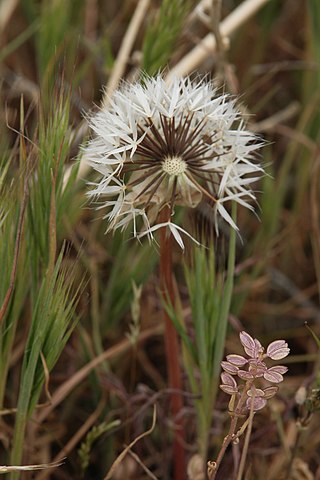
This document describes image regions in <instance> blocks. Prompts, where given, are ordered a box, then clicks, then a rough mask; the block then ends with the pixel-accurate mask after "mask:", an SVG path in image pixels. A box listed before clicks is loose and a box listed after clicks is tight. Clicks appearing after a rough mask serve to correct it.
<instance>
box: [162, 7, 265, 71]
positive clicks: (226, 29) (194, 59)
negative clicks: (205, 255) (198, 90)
mask: <svg viewBox="0 0 320 480" xmlns="http://www.w3.org/2000/svg"><path fill="white" fill-rule="evenodd" d="M268 1H269V0H246V1H244V2H243V3H241V4H240V5H239V7H238V8H236V9H235V10H234V11H233V12H232V13H230V15H229V16H228V17H227V18H226V19H225V20H223V22H221V24H220V29H219V31H220V35H221V37H222V38H224V37H229V35H231V34H232V33H233V32H235V31H236V30H237V29H238V28H239V27H240V26H241V25H242V24H243V23H245V22H246V21H247V20H249V18H251V17H252V16H253V15H254V14H255V13H256V12H257V11H258V10H259V9H260V8H261V7H263V5H265V4H266V3H267V2H268ZM215 49H216V40H215V36H214V35H213V34H212V33H209V34H208V35H207V36H206V37H205V38H204V39H203V40H201V42H200V43H199V44H198V45H197V46H196V47H194V49H193V50H191V52H190V53H188V54H187V55H185V57H183V58H182V59H181V60H180V61H179V62H178V63H177V65H175V67H173V68H172V70H171V71H170V73H169V75H168V77H167V78H168V80H170V79H172V78H174V77H179V76H184V75H188V74H189V73H191V72H193V71H194V70H196V69H197V68H198V67H199V66H200V65H201V63H202V62H203V61H204V60H205V59H206V58H207V57H209V56H210V55H211V54H212V52H214V51H215Z"/></svg>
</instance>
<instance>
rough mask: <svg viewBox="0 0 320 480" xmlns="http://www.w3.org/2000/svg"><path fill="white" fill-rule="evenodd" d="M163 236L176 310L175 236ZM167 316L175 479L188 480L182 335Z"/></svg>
mask: <svg viewBox="0 0 320 480" xmlns="http://www.w3.org/2000/svg"><path fill="white" fill-rule="evenodd" d="M170 214H171V212H170V209H169V207H164V208H163V209H162V211H161V213H160V222H161V223H162V222H167V221H168V220H169V219H170ZM160 235H161V236H160V288H161V293H162V295H163V297H164V299H165V301H166V300H168V301H169V302H170V303H171V304H172V305H173V306H174V304H175V301H174V300H175V299H174V289H173V279H172V234H171V232H170V231H168V229H165V228H163V229H161V232H160ZM163 316H164V324H165V351H166V361H167V369H168V379H169V387H170V388H172V389H174V390H176V392H174V393H173V394H172V397H171V410H172V414H173V417H174V418H176V417H177V420H176V429H175V430H174V439H173V457H174V458H173V462H174V479H175V480H185V478H186V475H185V452H184V447H183V442H184V439H185V431H184V425H183V421H182V418H181V411H182V408H183V401H182V396H181V394H180V393H179V392H178V391H179V390H182V380H181V370H180V363H179V342H178V334H177V331H176V329H175V327H174V325H173V323H172V321H171V319H170V317H169V315H168V314H167V313H166V311H164V312H163ZM179 415H180V416H179Z"/></svg>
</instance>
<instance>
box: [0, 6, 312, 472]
mask: <svg viewBox="0 0 320 480" xmlns="http://www.w3.org/2000/svg"><path fill="white" fill-rule="evenodd" d="M211 3H213V4H217V3H218V2H201V5H200V4H199V3H198V2H196V1H195V0H187V1H186V0H163V1H160V0H159V1H158V0H153V1H151V0H150V1H147V0H140V2H139V1H137V0H117V1H116V0H108V1H107V2H103V1H99V0H41V1H35V0H20V1H19V0H2V3H1V4H0V41H1V51H0V87H1V89H0V96H1V102H0V116H1V122H0V129H1V131H0V145H1V150H0V271H1V273H0V322H1V323H0V329H1V332H0V402H1V416H0V421H1V434H0V443H1V448H0V464H1V465H8V464H12V465H19V464H22V463H24V464H32V463H33V464H35V463H49V462H51V461H53V460H57V459H61V458H63V457H67V460H66V462H65V464H64V465H63V466H62V467H59V468H57V469H52V470H45V471H42V472H40V473H37V474H35V473H23V474H21V473H20V474H16V473H12V474H11V477H10V478H11V479H15V478H23V479H24V478H25V479H27V478H36V479H37V480H40V479H45V478H56V479H71V478H73V479H75V478H79V479H81V478H84V479H103V478H104V477H105V475H106V473H107V472H108V470H109V469H110V467H111V465H112V463H113V462H114V460H115V459H116V458H117V456H118V455H119V453H120V452H121V451H122V450H123V448H124V445H128V444H129V443H130V442H131V441H132V440H133V439H134V438H136V437H137V436H138V435H139V434H141V433H142V432H144V431H146V430H147V429H148V428H149V427H150V425H151V421H152V405H153V404H154V403H156V405H157V423H156V427H155V429H154V431H153V433H152V434H151V435H149V436H146V437H145V438H144V439H142V440H141V441H140V442H138V443H137V445H136V446H135V447H134V452H135V453H134V454H129V455H127V456H126V457H125V458H124V460H123V462H122V463H121V465H120V466H119V467H118V470H116V471H115V473H114V477H113V478H118V479H130V478H132V479H144V478H159V479H160V478H161V479H170V478H172V477H171V473H170V471H171V463H172V461H171V460H172V459H171V440H170V439H171V437H170V433H168V431H170V428H171V426H172V425H171V423H170V421H171V420H170V419H168V415H167V412H168V404H169V394H168V391H167V380H166V371H165V368H164V346H163V339H162V335H161V333H162V326H161V301H160V299H159V295H158V290H157V288H158V287H157V278H158V270H157V268H158V267H157V262H158V251H157V246H156V245H149V244H148V243H147V242H144V243H142V244H140V243H139V242H137V241H135V240H134V239H132V238H131V232H130V231H129V230H128V231H127V232H125V233H124V234H122V233H116V234H115V235H114V236H112V235H105V230H106V228H107V226H106V224H105V222H104V221H103V219H102V217H103V209H102V210H95V209H94V206H93V205H91V204H88V202H87V199H86V192H87V189H88V186H87V185H86V183H87V182H88V181H90V180H93V179H94V174H93V173H92V172H91V171H88V170H87V169H86V168H85V166H83V165H82V164H81V163H80V158H81V152H80V145H81V144H82V143H84V142H85V140H86V138H87V135H88V131H87V126H86V122H85V120H84V114H85V113H87V112H89V111H91V110H94V109H95V108H96V106H95V105H99V104H100V102H101V101H102V98H103V86H105V85H108V84H109V86H110V84H111V81H113V82H114V81H116V82H117V76H116V75H115V74H117V72H118V71H119V70H118V69H119V61H121V59H123V57H121V55H123V48H124V43H125V42H126V41H127V42H128V39H130V28H132V21H133V19H134V18H136V17H135V15H137V10H138V9H139V8H140V9H141V10H142V11H143V15H142V18H141V21H140V24H139V28H138V29H137V31H136V32H135V34H134V35H133V37H132V38H131V40H132V42H131V45H130V48H129V50H128V51H127V54H125V56H124V61H123V63H122V67H123V68H122V70H121V69H120V75H119V76H118V77H120V76H121V77H124V78H126V79H128V80H129V81H132V80H135V79H137V78H138V76H139V71H140V70H141V69H143V71H145V72H147V73H148V74H150V75H153V74H155V73H157V72H158V71H162V70H164V71H165V72H168V71H170V70H171V69H173V68H174V67H175V66H176V65H178V64H179V62H180V60H181V59H182V58H183V57H184V56H185V55H186V54H187V53H188V52H189V51H191V50H192V49H193V48H194V46H196V45H198V44H199V42H200V40H201V39H202V38H203V37H204V36H205V35H207V34H208V33H210V32H211V31H212V28H214V27H213V24H214V19H213V18H212V15H211V14H210V6H211ZM241 3H244V2H242V1H240V0H223V1H222V8H221V12H220V13H221V18H222V19H224V18H226V17H227V16H228V15H229V14H230V13H231V12H234V11H235V9H236V8H237V7H238V6H239V5H240V4H241ZM251 3H254V1H253V2H251ZM257 3H259V2H257ZM203 5H204V7H203ZM206 5H207V7H209V8H206ZM214 13H215V15H218V14H219V11H218V10H217V9H216V10H215V12H214ZM319 32H320V4H319V1H318V0H309V1H302V0H270V1H268V2H266V4H265V5H264V6H262V7H261V8H260V9H258V11H257V12H256V13H255V15H253V16H252V17H251V18H249V19H248V20H247V21H246V22H244V23H243V24H242V25H240V26H239V28H238V29H237V30H236V31H234V32H233V34H232V35H231V36H230V39H229V42H228V43H229V46H228V48H227V49H226V50H225V51H221V50H220V51H219V49H218V52H217V51H216V52H213V51H211V50H208V51H207V53H206V55H205V58H204V60H202V61H201V62H200V64H199V65H198V66H197V68H196V69H192V71H191V72H189V73H190V74H191V75H198V74H200V75H207V74H209V75H210V76H212V77H215V76H216V75H218V77H217V78H218V80H217V81H218V82H219V83H220V84H223V85H224V89H225V90H227V91H229V92H230V93H232V94H237V95H238V94H239V95H240V101H241V103H242V104H243V109H244V110H245V111H246V112H247V113H248V114H249V117H248V118H249V123H250V128H252V129H253V130H254V131H256V132H257V133H259V134H261V135H262V136H263V137H264V138H265V139H266V140H267V145H266V146H265V148H264V149H263V153H262V157H263V158H262V162H263V164H264V165H265V168H266V171H267V175H266V176H265V177H264V178H263V180H262V181H261V182H260V184H259V185H257V187H256V188H257V196H258V201H259V207H258V209H257V213H258V218H257V217H256V216H254V215H252V214H251V213H250V212H247V211H245V209H240V210H239V212H238V223H239V226H240V231H241V239H240V238H238V239H237V240H236V241H237V245H236V264H235V277H234V289H233V295H232V302H231V311H230V313H229V315H228V320H229V323H228V331H227V339H226V350H227V351H228V352H230V351H233V352H236V351H239V348H238V340H237V338H238V337H237V334H238V332H239V331H240V330H242V329H245V330H246V331H248V332H249V333H250V334H251V335H253V336H256V337H258V338H259V339H260V341H261V342H262V343H263V344H267V343H268V342H270V341H272V340H273V339H275V338H284V339H286V340H287V341H288V342H289V346H290V348H291V356H290V357H289V358H288V360H287V361H288V363H289V367H290V373H289V375H288V377H287V378H286V381H285V383H284V385H283V386H282V387H281V391H280V394H279V395H278V397H277V398H276V399H275V400H273V402H271V404H270V407H269V408H266V409H265V410H263V411H262V412H261V413H259V414H258V415H257V416H256V418H255V428H254V431H253V435H252V442H251V446H250V450H249V466H250V469H249V470H250V472H251V473H248V475H249V476H248V477H247V478H254V479H260V478H266V475H268V476H267V478H270V480H271V479H274V480H279V479H280V478H289V477H288V475H287V476H286V474H285V472H286V465H287V463H288V458H289V459H290V449H291V451H293V452H294V457H295V458H294V469H295V470H294V471H295V472H298V473H295V474H296V476H295V477H293V476H292V477H291V476H290V478H301V479H302V478H308V479H319V478H320V469H319V467H318V465H319V464H320V458H319V456H320V453H319V452H320V451H319V443H320V429H319V417H318V416H317V415H315V416H313V421H312V422H310V423H309V424H308V426H307V428H306V429H305V430H304V432H303V434H302V435H303V441H302V440H301V434H300V433H299V432H298V430H297V428H296V419H297V418H298V417H299V415H300V416H301V415H303V411H302V410H303V408H306V407H305V406H304V405H302V407H301V406H300V407H298V405H297V402H296V400H295V398H296V397H295V395H296V392H297V391H299V392H300V393H301V392H302V393H303V392H305V395H306V396H307V397H308V398H309V397H310V395H311V394H310V391H311V390H310V389H312V388H313V389H316V388H317V386H319V387H320V384H319V385H318V382H319V383H320V378H318V376H319V374H318V368H319V355H318V346H317V343H316V342H315V340H314V338H313V336H312V335H311V334H310V331H309V330H308V329H307V328H306V327H305V322H308V325H309V326H310V327H311V328H312V331H313V332H314V333H315V335H319V334H320V324H319V322H320V310H319V294H320V216H319V200H320V188H319V187H320V156H319V126H320V114H319V112H320V73H319V72H320V70H319V62H320V34H319ZM129 43H130V42H129ZM217 43H218V42H217ZM121 52H122V53H121ZM118 79H119V78H118ZM186 221H188V222H190V223H191V224H192V225H194V228H198V229H199V230H201V232H202V235H203V238H204V243H206V244H208V245H211V250H210V249H209V250H210V252H211V253H210V254H208V255H207V256H206V254H205V253H204V252H200V251H199V250H198V251H196V249H195V246H193V245H191V244H189V245H187V248H186V252H185V253H184V254H182V253H181V252H180V251H178V249H177V251H176V252H175V257H174V258H175V271H176V277H177V282H178V285H179V298H180V312H179V316H180V317H181V316H182V317H183V321H184V323H185V326H186V330H185V331H184V334H185V332H188V335H189V336H188V338H183V339H182V340H183V342H182V343H183V345H184V356H183V362H184V366H185V372H186V376H185V411H184V412H183V415H184V416H185V418H186V419H187V425H188V430H187V446H186V450H187V452H188V455H189V457H191V456H192V454H194V453H196V452H197V451H198V449H199V448H201V440H199V437H201V428H202V427H201V415H202V414H203V408H206V409H207V410H206V411H208V412H210V414H211V415H212V422H209V425H206V427H205V428H207V429H209V432H210V436H209V440H208V441H209V443H208V445H206V448H208V452H209V453H208V455H209V457H208V458H214V454H215V451H216V450H215V449H216V448H217V447H218V446H219V445H220V443H221V439H222V438H223V433H224V428H225V425H226V421H227V419H228V416H227V403H226V402H227V399H226V398H225V396H224V395H223V394H222V395H220V394H219V395H218V397H217V398H216V401H215V402H214V405H213V400H214V398H215V396H216V387H217V381H218V380H217V375H218V372H216V371H215V372H211V371H210V374H212V375H215V376H216V377H215V379H214V380H215V382H214V385H213V384H212V381H213V380H212V375H209V374H208V370H206V371H204V369H203V368H202V370H201V365H200V367H199V365H198V364H197V354H195V356H194V357H193V362H194V363H192V370H191V371H190V370H189V371H188V368H191V367H190V365H191V364H190V352H192V351H193V350H192V349H193V348H195V349H196V350H197V349H198V354H199V352H201V349H202V346H201V342H200V343H199V342H198V337H197V328H198V333H199V323H198V324H197V323H196V322H197V321H199V318H202V321H203V322H205V321H206V319H208V318H209V317H208V316H210V315H211V316H212V318H217V315H218V313H217V312H221V310H219V309H220V307H219V296H221V291H222V290H221V289H223V282H224V280H223V279H224V270H225V268H226V267H227V264H226V258H227V252H228V248H229V240H230V239H229V233H228V231H227V230H226V231H225V232H224V231H223V233H222V235H221V236H220V237H219V239H215V238H212V220H211V219H210V217H208V215H207V210H206V206H205V205H200V207H199V208H197V209H196V210H195V211H193V212H188V213H187V218H186ZM206 262H207V266H208V268H206ZM194 264H196V265H197V266H198V267H197V268H194V269H193V268H191V267H190V266H192V265H194ZM196 288H198V290H197V294H196V295H195V289H196ZM229 288H230V286H229ZM200 297H201V300H199V299H200ZM197 302H198V304H199V305H200V304H201V305H202V307H203V308H202V311H201V312H200V313H199V308H200V307H199V306H197ZM198 315H199V316H198ZM195 317H196V318H195ZM210 318H211V317H210ZM197 319H198V320H197ZM176 320H177V319H176ZM176 323H179V321H178V320H177V321H176ZM205 328H207V327H205ZM208 328H210V327H208ZM215 331H216V332H218V331H217V330H215ZM180 333H181V334H183V332H182V331H180ZM217 335H219V333H217ZM221 335H222V337H221V338H223V335H224V333H221ZM218 340H219V338H218ZM188 342H189V343H188ZM190 342H191V343H190ZM191 344H192V345H191ZM217 345H218V346H217ZM224 346H225V345H224V342H221V341H220V343H219V341H217V342H216V347H215V348H219V349H220V350H223V348H224ZM189 347H190V348H189ZM222 353H223V352H222V351H221V354H222ZM197 367H199V371H198V370H197ZM202 367H203V365H202ZM192 374H194V375H195V378H196V380H197V381H198V380H199V382H198V383H197V382H196V383H195V384H194V385H192ZM210 382H211V383H210ZM208 385H209V386H208ZM208 389H209V390H210V393H208ZM303 389H305V390H303ZM203 395H204V396H205V400H206V405H204V404H201V402H200V400H199V398H200V397H201V396H203ZM210 395H212V397H210ZM313 395H316V394H315V393H314V394H313ZM208 399H209V400H210V401H209V400H208ZM309 400H310V399H309ZM208 401H209V403H208ZM199 402H200V403H199ZM302 404H304V398H303V399H302ZM309 405H310V404H309ZM312 408H313V409H314V410H315V409H316V407H314V406H313V407H312ZM309 410H310V409H309ZM201 412H202V413H201ZM271 419H272V421H271ZM202 420H203V419H202ZM206 420H208V419H207V418H206V419H204V422H205V421H206ZM210 420H211V418H210ZM206 441H207V440H206ZM199 445H200V446H199ZM134 455H135V457H134ZM139 459H140V460H139ZM231 466H232V456H231V454H230V458H229V457H228V458H227V459H226V464H225V466H224V467H223V468H222V469H221V477H219V478H227V475H228V474H227V473H226V472H228V471H229V472H230V471H231V470H230V469H231V468H232V467H231ZM228 469H229V470H228ZM151 471H152V472H153V473H152V474H151ZM266 471H268V473H267V474H266ZM299 472H302V473H301V476H298V474H299ZM291 474H292V475H293V473H292V472H291V473H290V475H291ZM152 475H153V477H152ZM250 475H251V476H250ZM303 475H305V476H303Z"/></svg>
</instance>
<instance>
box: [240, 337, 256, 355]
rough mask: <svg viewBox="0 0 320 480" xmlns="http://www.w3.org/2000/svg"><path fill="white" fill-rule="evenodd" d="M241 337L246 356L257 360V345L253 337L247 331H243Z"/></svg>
mask: <svg viewBox="0 0 320 480" xmlns="http://www.w3.org/2000/svg"><path fill="white" fill-rule="evenodd" d="M239 337H240V342H241V343H242V346H243V348H244V351H245V352H246V354H247V355H249V357H252V358H255V352H256V344H255V341H254V339H253V338H252V337H251V335H249V333H247V332H245V331H242V332H240V334H239Z"/></svg>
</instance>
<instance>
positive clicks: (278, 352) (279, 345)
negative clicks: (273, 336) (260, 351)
mask: <svg viewBox="0 0 320 480" xmlns="http://www.w3.org/2000/svg"><path fill="white" fill-rule="evenodd" d="M289 353H290V348H288V344H287V342H286V341H285V340H275V341H274V342H272V343H270V345H269V346H268V348H267V356H268V357H269V358H271V359H272V360H281V359H282V358H285V357H286V356H287V355H289Z"/></svg>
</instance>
